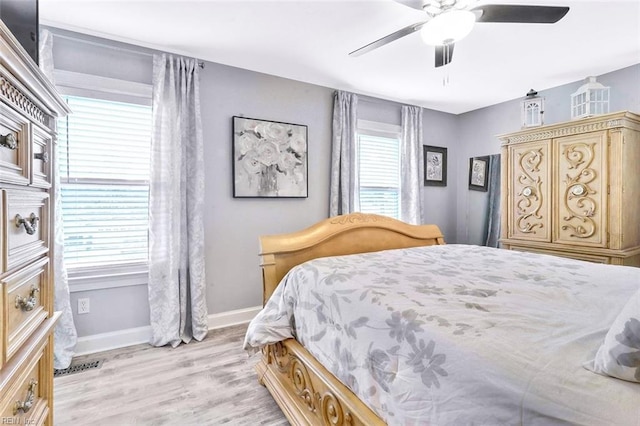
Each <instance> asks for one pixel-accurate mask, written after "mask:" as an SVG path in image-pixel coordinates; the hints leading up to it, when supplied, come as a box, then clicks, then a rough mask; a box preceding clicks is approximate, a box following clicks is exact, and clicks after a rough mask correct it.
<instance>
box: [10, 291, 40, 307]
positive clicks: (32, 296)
mask: <svg viewBox="0 0 640 426" xmlns="http://www.w3.org/2000/svg"><path fill="white" fill-rule="evenodd" d="M39 291H40V289H39V288H38V287H31V291H30V292H29V297H22V296H20V295H17V296H16V304H15V306H16V309H22V310H23V311H25V312H29V311H32V310H33V308H35V307H36V305H37V304H38V299H37V298H36V293H38V292H39Z"/></svg>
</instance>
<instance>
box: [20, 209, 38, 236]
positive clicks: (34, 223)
mask: <svg viewBox="0 0 640 426" xmlns="http://www.w3.org/2000/svg"><path fill="white" fill-rule="evenodd" d="M15 221H16V228H20V225H24V230H25V231H27V234H29V235H33V234H35V233H36V231H37V230H38V222H39V221H40V218H39V217H38V216H36V214H35V213H31V214H30V215H29V218H28V219H25V218H23V217H22V216H20V215H19V214H17V215H16V218H15Z"/></svg>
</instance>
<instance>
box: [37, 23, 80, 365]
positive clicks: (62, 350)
mask: <svg viewBox="0 0 640 426" xmlns="http://www.w3.org/2000/svg"><path fill="white" fill-rule="evenodd" d="M40 68H41V69H42V72H43V73H44V74H45V75H46V76H47V78H49V80H51V82H52V83H55V81H54V79H53V70H54V66H53V34H51V32H50V31H48V30H43V31H41V32H40ZM53 155H54V156H55V161H54V164H55V165H56V167H54V169H53V185H54V194H53V197H54V199H53V220H54V222H53V229H54V239H53V259H52V264H53V265H52V266H53V309H54V311H60V312H62V316H61V317H60V320H58V323H57V324H56V328H55V329H54V331H53V338H54V341H53V368H57V369H63V368H67V367H69V364H71V359H72V358H73V354H74V349H75V347H76V342H77V341H78V334H77V332H76V326H75V324H74V323H73V314H72V312H71V302H70V300H69V280H68V277H67V268H66V267H65V265H64V251H63V247H64V230H63V226H62V197H61V194H60V173H59V168H58V157H59V155H58V145H57V144H56V146H55V149H54V150H53Z"/></svg>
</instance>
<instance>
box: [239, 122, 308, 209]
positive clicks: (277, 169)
mask: <svg viewBox="0 0 640 426" xmlns="http://www.w3.org/2000/svg"><path fill="white" fill-rule="evenodd" d="M307 167H308V166H307V126H304V125H300V124H291V123H281V122H277V121H269V120H258V119H255V118H245V117H237V116H234V117H233V196H234V197H236V198H241V197H267V198H306V197H307V196H308V181H307Z"/></svg>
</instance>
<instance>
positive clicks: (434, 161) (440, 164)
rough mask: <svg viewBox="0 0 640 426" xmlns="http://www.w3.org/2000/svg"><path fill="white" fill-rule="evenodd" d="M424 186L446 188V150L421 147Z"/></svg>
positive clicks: (434, 147)
mask: <svg viewBox="0 0 640 426" xmlns="http://www.w3.org/2000/svg"><path fill="white" fill-rule="evenodd" d="M422 148H423V159H424V160H423V161H424V185H425V186H447V148H442V147H439V146H428V145H423V147H422Z"/></svg>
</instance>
